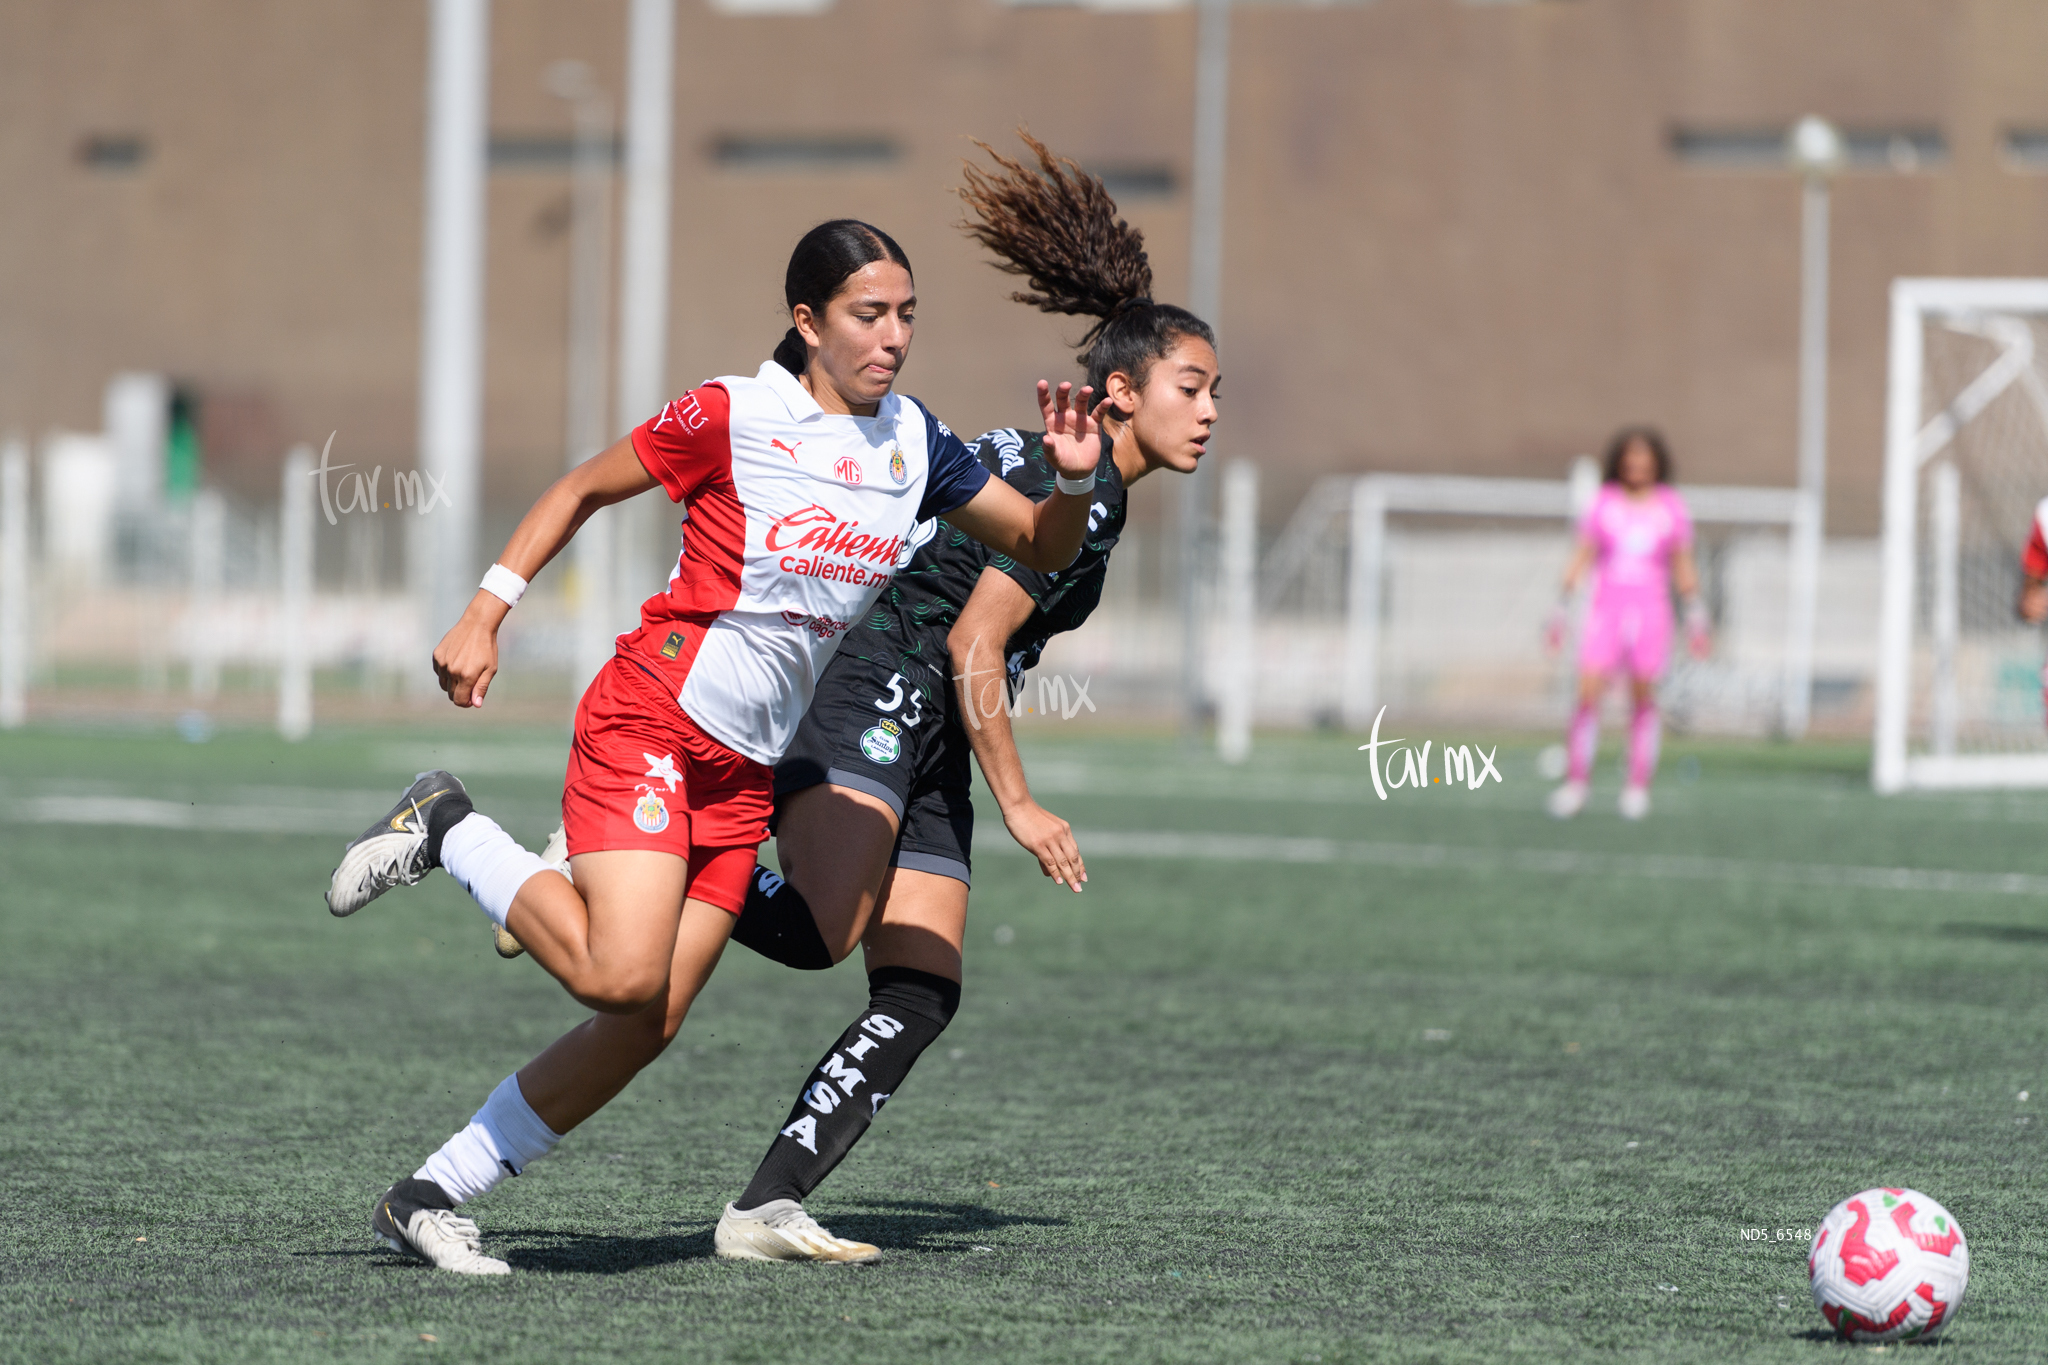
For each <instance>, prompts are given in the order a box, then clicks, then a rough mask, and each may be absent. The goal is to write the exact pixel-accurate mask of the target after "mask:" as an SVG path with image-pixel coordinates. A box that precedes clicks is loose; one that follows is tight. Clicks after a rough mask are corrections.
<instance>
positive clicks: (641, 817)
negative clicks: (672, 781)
mask: <svg viewBox="0 0 2048 1365" xmlns="http://www.w3.org/2000/svg"><path fill="white" fill-rule="evenodd" d="M636 790H638V791H639V793H640V795H639V796H638V797H637V798H636V799H635V800H634V802H633V824H634V825H635V826H636V827H637V828H638V829H639V830H640V832H641V833H643V834H659V833H661V832H662V831H663V830H665V829H667V828H668V803H667V802H665V801H663V800H662V799H661V794H660V793H659V792H657V791H655V790H654V788H652V787H640V788H637V789H636Z"/></svg>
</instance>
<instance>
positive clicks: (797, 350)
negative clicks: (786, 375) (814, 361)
mask: <svg viewBox="0 0 2048 1365" xmlns="http://www.w3.org/2000/svg"><path fill="white" fill-rule="evenodd" d="M775 363H776V364H778V365H780V366H781V367H782V368H783V369H785V370H788V371H789V372H790V373H791V374H802V373H803V372H804V367H805V366H806V365H807V364H809V363H810V352H809V351H807V350H805V349H804V334H803V333H802V332H799V331H798V330H797V329H796V328H794V327H792V328H790V329H789V330H788V331H787V332H784V333H783V334H782V342H781V344H780V345H778V346H776V348H775Z"/></svg>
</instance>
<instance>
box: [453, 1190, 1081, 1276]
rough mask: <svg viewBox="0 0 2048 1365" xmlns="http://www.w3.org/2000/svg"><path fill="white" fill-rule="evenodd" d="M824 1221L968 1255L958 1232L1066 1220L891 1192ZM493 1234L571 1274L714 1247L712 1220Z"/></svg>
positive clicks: (899, 1245)
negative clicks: (691, 1225)
mask: <svg viewBox="0 0 2048 1365" xmlns="http://www.w3.org/2000/svg"><path fill="white" fill-rule="evenodd" d="M825 1221H826V1226H827V1227H829V1228H830V1229H831V1231H832V1232H834V1233H836V1234H837V1235H839V1236H841V1237H850V1238H854V1239H856V1240H859V1241H863V1242H873V1243H874V1244H875V1245H876V1246H878V1247H882V1248H884V1249H887V1250H896V1251H924V1252H937V1253H947V1252H951V1253H954V1254H966V1253H967V1252H968V1250H969V1249H968V1248H967V1247H964V1246H960V1245H957V1244H955V1243H954V1242H953V1241H952V1240H951V1239H953V1238H957V1237H962V1236H965V1235H968V1234H971V1233H977V1232H988V1231H991V1230H994V1229H997V1228H1007V1227H1015V1226H1018V1225H1030V1226H1035V1227H1048V1226H1063V1225H1064V1224H1065V1223H1066V1221H1067V1220H1066V1219H1064V1218H1042V1217H1036V1216H1030V1215H1025V1214H1010V1213H1001V1212H998V1211H997V1210H995V1209H991V1208H988V1207H987V1206H985V1205H982V1204H936V1203H931V1202H928V1201H923V1200H912V1199H887V1200H876V1201H873V1202H870V1203H868V1204H865V1205H863V1206H862V1208H861V1209H860V1210H859V1211H854V1212H847V1213H844V1214H834V1215H830V1216H828V1217H827V1219H826V1220H825ZM491 1241H492V1242H493V1243H494V1244H495V1245H494V1246H493V1247H492V1248H491V1250H492V1254H494V1255H497V1256H502V1257H504V1258H505V1261H506V1263H507V1264H509V1265H510V1266H511V1267H512V1268H513V1269H514V1270H549V1271H555V1272H558V1273H561V1274H570V1275H620V1274H625V1273H627V1272H629V1271H634V1270H641V1269H645V1268H646V1267H649V1266H661V1265H672V1264H674V1263H675V1262H677V1261H697V1260H705V1259H708V1258H709V1257H710V1256H711V1255H712V1254H713V1251H712V1245H711V1229H710V1228H708V1227H707V1228H704V1229H703V1230H701V1231H696V1232H680V1231H679V1232H672V1233H667V1234H664V1235H662V1236H657V1237H618V1236H613V1235H610V1234H607V1233H593V1232H558V1231H551V1230H549V1229H546V1228H508V1229H505V1230H503V1231H495V1230H494V1231H493V1232H492V1234H491Z"/></svg>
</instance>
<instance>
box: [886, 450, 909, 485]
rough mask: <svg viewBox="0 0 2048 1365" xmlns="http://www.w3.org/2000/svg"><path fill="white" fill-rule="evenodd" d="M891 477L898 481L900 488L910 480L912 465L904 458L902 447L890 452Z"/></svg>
mask: <svg viewBox="0 0 2048 1365" xmlns="http://www.w3.org/2000/svg"><path fill="white" fill-rule="evenodd" d="M889 477H890V478H892V479H894V480H895V481H896V486H897V487H898V488H901V487H902V486H903V485H904V484H906V483H908V482H909V481H910V465H909V464H908V463H907V462H906V461H905V460H904V458H903V452H902V451H901V450H900V449H899V450H892V451H890V452H889Z"/></svg>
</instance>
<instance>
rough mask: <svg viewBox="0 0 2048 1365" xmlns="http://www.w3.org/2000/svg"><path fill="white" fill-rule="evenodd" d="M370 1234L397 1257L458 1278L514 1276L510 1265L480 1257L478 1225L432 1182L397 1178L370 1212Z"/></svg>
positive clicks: (481, 1254) (480, 1237) (487, 1257)
mask: <svg viewBox="0 0 2048 1365" xmlns="http://www.w3.org/2000/svg"><path fill="white" fill-rule="evenodd" d="M437 1206H440V1207H437ZM370 1230H371V1231H372V1232H373V1233H375V1234H376V1237H377V1240H378V1241H380V1242H382V1243H383V1244H384V1245H385V1246H388V1247H390V1248H391V1249H392V1250H393V1251H395V1252H398V1253H399V1254H400V1255H402V1256H410V1257H413V1258H414V1259H415V1260H421V1261H425V1262H427V1263H428V1264H429V1265H433V1266H438V1267H439V1268H440V1269H442V1270H447V1271H452V1272H454V1273H455V1274H457V1275H510V1274H511V1273H512V1267H511V1266H509V1265H506V1264H505V1263H504V1262H503V1261H501V1260H499V1259H498V1258H497V1257H495V1256H486V1255H484V1254H483V1251H482V1250H481V1247H482V1243H483V1234H482V1233H481V1232H479V1231H478V1230H477V1226H476V1223H475V1222H474V1221H472V1220H471V1219H468V1218H464V1217H463V1216H462V1215H460V1214H458V1213H456V1212H455V1209H454V1207H453V1206H452V1201H450V1200H449V1198H448V1196H447V1194H446V1193H444V1192H443V1191H442V1189H441V1187H440V1186H439V1185H436V1184H434V1183H433V1182H432V1181H430V1180H418V1179H414V1180H401V1181H399V1182H398V1183H397V1184H396V1185H393V1186H392V1187H391V1188H390V1189H388V1190H386V1191H384V1193H383V1194H382V1195H381V1196H380V1197H379V1198H378V1200H377V1206H376V1207H375V1208H374V1209H372V1210H370Z"/></svg>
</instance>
